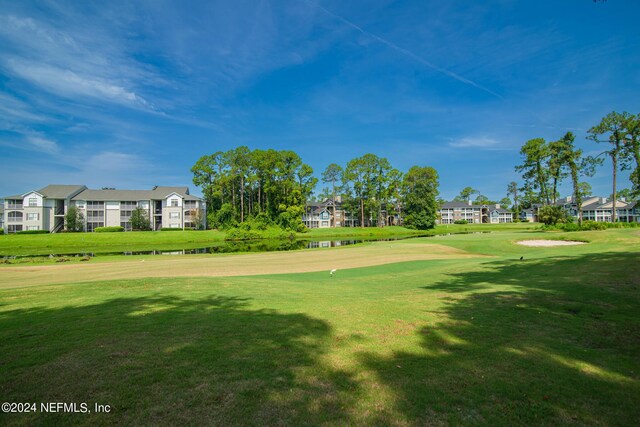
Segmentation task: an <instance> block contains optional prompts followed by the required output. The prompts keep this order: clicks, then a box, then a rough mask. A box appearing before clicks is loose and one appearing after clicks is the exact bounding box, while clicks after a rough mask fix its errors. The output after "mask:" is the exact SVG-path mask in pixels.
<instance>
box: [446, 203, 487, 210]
mask: <svg viewBox="0 0 640 427" xmlns="http://www.w3.org/2000/svg"><path fill="white" fill-rule="evenodd" d="M481 207H482V205H470V204H469V203H467V202H446V203H443V204H442V206H441V208H445V209H452V208H481Z"/></svg>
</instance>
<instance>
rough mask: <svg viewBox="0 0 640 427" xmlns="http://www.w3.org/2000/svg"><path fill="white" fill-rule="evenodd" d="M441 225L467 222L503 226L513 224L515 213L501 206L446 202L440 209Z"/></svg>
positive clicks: (469, 202)
mask: <svg viewBox="0 0 640 427" xmlns="http://www.w3.org/2000/svg"><path fill="white" fill-rule="evenodd" d="M439 214H440V219H439V220H438V221H437V222H438V223H439V224H453V223H455V221H461V220H465V221H467V222H468V223H469V224H501V223H507V222H513V213H512V212H511V211H509V210H507V209H502V208H501V207H500V205H486V204H473V203H472V202H471V201H468V202H446V203H443V204H442V206H441V207H440V211H439Z"/></svg>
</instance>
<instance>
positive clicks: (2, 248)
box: [0, 230, 224, 255]
mask: <svg viewBox="0 0 640 427" xmlns="http://www.w3.org/2000/svg"><path fill="white" fill-rule="evenodd" d="M223 240H224V233H222V232H220V231H215V230H207V231H175V232H166V231H155V232H153V231H131V232H123V233H59V234H39V235H18V234H5V235H3V236H0V255H23V254H29V255H32V254H33V255H35V254H51V253H54V254H59V253H75V252H98V251H114V252H125V251H143V250H154V249H160V248H163V247H164V248H171V247H175V246H176V245H177V246H179V247H180V248H181V249H188V248H193V247H202V246H207V244H209V243H212V242H221V241H223Z"/></svg>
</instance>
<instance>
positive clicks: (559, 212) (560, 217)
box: [538, 206, 567, 225]
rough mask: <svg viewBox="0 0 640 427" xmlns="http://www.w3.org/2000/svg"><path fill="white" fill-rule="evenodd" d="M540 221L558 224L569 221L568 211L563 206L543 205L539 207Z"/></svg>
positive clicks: (546, 223) (547, 223)
mask: <svg viewBox="0 0 640 427" xmlns="http://www.w3.org/2000/svg"><path fill="white" fill-rule="evenodd" d="M538 221H540V222H541V223H543V224H545V225H556V224H558V223H564V222H566V221H567V212H566V211H565V210H564V208H563V207H562V206H542V207H540V209H538Z"/></svg>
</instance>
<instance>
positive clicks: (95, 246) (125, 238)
mask: <svg viewBox="0 0 640 427" xmlns="http://www.w3.org/2000/svg"><path fill="white" fill-rule="evenodd" d="M536 226H537V225H532V224H470V225H447V226H444V225H443V226H438V227H436V228H435V229H434V230H429V231H427V232H425V231H419V230H410V229H408V228H404V227H384V228H378V227H369V228H359V227H355V228H343V227H340V228H325V229H312V230H309V231H308V232H307V233H298V234H297V238H298V239H311V240H319V239H328V240H339V239H354V238H362V239H376V238H391V237H407V236H417V235H434V234H443V233H459V232H476V231H478V232H480V231H493V232H498V231H505V230H526V229H533V228H534V227H536ZM263 234H264V236H265V237H266V238H268V237H269V236H273V235H279V236H282V235H286V233H284V234H283V233H282V232H281V231H274V230H270V231H269V232H265V233H263ZM225 236H226V233H225V232H223V231H216V230H207V231H173V232H162V231H157V232H150V231H149V232H139V231H137V232H136V231H134V232H124V233H60V234H40V235H17V234H8V235H0V256H15V255H49V254H69V253H93V252H132V251H134V252H135V251H151V250H167V251H168V250H172V249H173V250H181V249H193V248H201V247H209V246H217V245H221V244H223V243H222V242H223V241H224V239H225Z"/></svg>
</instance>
